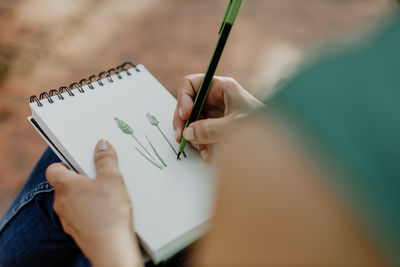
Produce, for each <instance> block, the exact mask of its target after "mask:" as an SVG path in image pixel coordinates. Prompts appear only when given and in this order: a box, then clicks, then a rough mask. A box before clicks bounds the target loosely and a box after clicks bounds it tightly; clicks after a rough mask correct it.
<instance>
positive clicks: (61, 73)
mask: <svg viewBox="0 0 400 267" xmlns="http://www.w3.org/2000/svg"><path fill="white" fill-rule="evenodd" d="M227 3H228V1H227V0H202V1H196V0H191V1H189V0H162V1H161V0H113V1H112V0H58V1H54V0H1V1H0V29H1V34H0V162H1V164H0V216H1V214H3V212H4V211H5V210H6V208H7V206H8V205H9V204H10V203H11V201H12V199H13V198H14V197H15V195H16V194H17V192H18V190H19V189H20V188H21V186H22V185H23V183H24V181H25V180H26V178H27V176H28V175H29V173H30V171H31V169H32V168H33V166H34V164H35V162H36V161H37V160H38V158H39V157H40V155H41V153H42V152H43V150H44V149H45V147H46V144H45V142H44V141H42V139H41V138H40V137H39V135H38V134H37V133H36V131H35V130H34V129H33V128H32V127H31V126H30V124H29V123H28V121H27V119H26V117H27V116H29V115H30V109H29V105H28V103H29V97H30V96H31V95H34V94H39V93H40V92H42V91H48V90H50V89H56V88H59V87H60V86H62V85H69V84H71V83H72V82H74V81H79V80H80V79H82V78H87V77H89V76H90V75H91V74H97V73H99V72H101V71H103V70H107V69H109V68H111V67H115V66H117V65H119V64H120V63H122V62H124V61H132V62H133V63H136V64H139V63H142V64H144V65H145V66H146V67H147V68H148V69H149V70H150V71H151V72H152V73H153V74H154V75H155V77H156V78H158V79H159V80H160V82H161V83H162V84H163V85H164V86H165V87H166V88H167V89H168V90H169V91H170V92H171V93H172V94H174V93H175V91H176V88H177V87H178V86H179V85H180V83H181V80H182V77H183V76H185V75H186V74H190V73H198V72H204V71H205V70H206V67H207V65H208V61H209V59H210V57H211V54H212V52H213V49H214V45H215V43H216V40H217V31H218V28H219V26H220V23H221V20H222V17H223V14H224V11H225V8H226V5H227ZM393 9H394V6H393V3H392V1H390V0H303V1H299V0H244V1H243V4H242V7H241V10H240V12H239V16H238V18H237V21H236V24H235V27H234V28H233V31H232V33H231V37H230V40H229V42H228V44H227V47H226V49H225V52H224V55H223V57H222V60H221V63H220V66H219V69H218V70H217V74H218V75H226V76H231V77H234V78H235V79H236V80H237V81H239V83H240V84H242V86H243V87H244V88H246V89H247V90H249V91H250V92H252V93H254V94H256V95H257V96H259V97H260V98H264V97H266V96H268V95H270V93H271V92H272V91H273V89H274V87H275V85H276V84H277V83H278V82H279V81H280V80H282V79H284V78H285V77H287V76H288V75H290V74H292V73H294V71H295V70H296V66H298V65H299V64H300V63H302V62H304V61H307V60H308V59H309V58H312V55H313V54H311V53H309V51H315V48H316V47H321V45H327V44H328V45H329V46H330V47H332V48H335V47H340V46H342V45H343V44H344V43H348V42H349V41H350V42H351V41H354V40H355V39H357V38H360V36H364V35H365V34H366V33H368V32H371V30H373V29H375V28H376V27H377V25H379V21H381V18H382V17H384V16H385V15H387V14H388V13H389V12H390V11H391V10H393ZM63 116H68V114H63V115H61V116H60V120H62V119H63ZM171 120H172V114H171ZM77 130H79V129H77Z"/></svg>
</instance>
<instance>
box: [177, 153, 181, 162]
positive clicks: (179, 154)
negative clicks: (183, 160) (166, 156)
mask: <svg viewBox="0 0 400 267" xmlns="http://www.w3.org/2000/svg"><path fill="white" fill-rule="evenodd" d="M180 156H181V152H178V156H177V157H176V160H180V158H179V157H180Z"/></svg>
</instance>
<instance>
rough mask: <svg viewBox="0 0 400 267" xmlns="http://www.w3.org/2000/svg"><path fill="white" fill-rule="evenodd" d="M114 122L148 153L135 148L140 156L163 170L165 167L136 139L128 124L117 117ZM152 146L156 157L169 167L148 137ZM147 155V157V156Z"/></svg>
mask: <svg viewBox="0 0 400 267" xmlns="http://www.w3.org/2000/svg"><path fill="white" fill-rule="evenodd" d="M114 121H115V122H116V123H117V125H118V127H119V129H120V130H121V131H122V132H123V133H124V134H128V135H130V136H132V137H133V139H135V141H136V143H138V144H139V146H140V147H141V148H142V149H143V150H144V151H145V152H146V153H144V152H142V151H141V150H140V149H139V148H137V147H136V146H135V149H136V151H137V152H139V154H140V155H142V156H143V157H144V158H145V159H147V160H148V161H149V162H150V163H151V164H153V165H154V166H156V167H157V168H159V169H163V166H162V165H160V164H159V163H158V162H157V161H156V160H155V159H154V157H153V156H152V155H151V154H150V152H149V151H148V150H147V149H146V147H145V146H144V145H143V144H142V143H141V142H140V141H139V139H137V138H136V136H135V131H134V130H133V128H132V127H131V126H129V125H128V124H127V123H126V122H124V121H123V120H120V119H119V118H117V117H114ZM146 138H147V140H148V142H149V144H150V146H151V147H152V149H153V151H154V153H155V154H156V156H157V157H158V158H159V159H160V161H161V162H162V164H163V165H164V166H165V167H167V165H166V164H165V162H164V161H163V160H162V159H161V157H160V156H159V155H158V153H157V152H156V150H155V148H154V147H153V145H152V144H151V142H150V140H149V139H148V137H147V136H146ZM146 154H147V155H146Z"/></svg>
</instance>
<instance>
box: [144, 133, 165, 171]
mask: <svg viewBox="0 0 400 267" xmlns="http://www.w3.org/2000/svg"><path fill="white" fill-rule="evenodd" d="M145 136H146V139H147V142H149V144H150V146H151V149H153V152H154V154H156V156H157V158H158V159H159V160H160V161H161V163H162V164H163V165H164V167H167V164H166V163H165V161H164V160H163V159H162V158H161V156H160V154H158V151H157V149H156V148H155V147H154V146H153V144H152V143H151V141H150V139H149V137H147V135H145Z"/></svg>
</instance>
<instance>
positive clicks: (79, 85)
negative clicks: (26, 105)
mask: <svg viewBox="0 0 400 267" xmlns="http://www.w3.org/2000/svg"><path fill="white" fill-rule="evenodd" d="M130 68H134V69H135V70H136V72H140V70H139V69H138V68H137V67H136V65H135V64H132V63H131V62H125V63H123V64H121V65H119V66H117V67H116V68H111V69H109V70H108V71H102V72H100V73H99V74H98V75H95V74H93V75H91V76H89V78H87V79H82V80H80V81H79V82H73V83H71V84H70V86H61V87H60V88H59V89H58V90H56V89H51V90H50V91H49V92H42V93H41V94H40V95H39V97H37V96H36V95H33V96H31V97H30V98H29V102H30V103H33V102H36V104H37V105H38V106H39V107H43V103H42V102H41V100H44V99H47V101H48V102H49V103H50V104H53V103H54V101H53V99H52V97H53V96H57V97H58V99H59V100H64V99H65V98H64V96H63V95H62V93H64V92H67V93H68V95H69V96H71V97H73V96H75V94H74V93H73V92H72V90H73V89H75V88H76V89H77V90H78V92H79V93H81V94H83V93H85V90H83V86H84V85H87V86H88V88H89V89H91V90H93V89H95V86H94V84H93V83H95V82H97V84H98V86H104V83H103V82H102V81H101V80H102V79H104V78H106V80H107V81H108V82H109V83H113V82H114V79H113V78H112V77H111V76H112V75H114V74H115V75H116V76H117V78H118V79H119V80H121V79H123V77H122V75H121V73H122V72H125V73H126V74H127V75H128V76H131V75H132V73H131V72H130V71H129V69H130Z"/></svg>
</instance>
